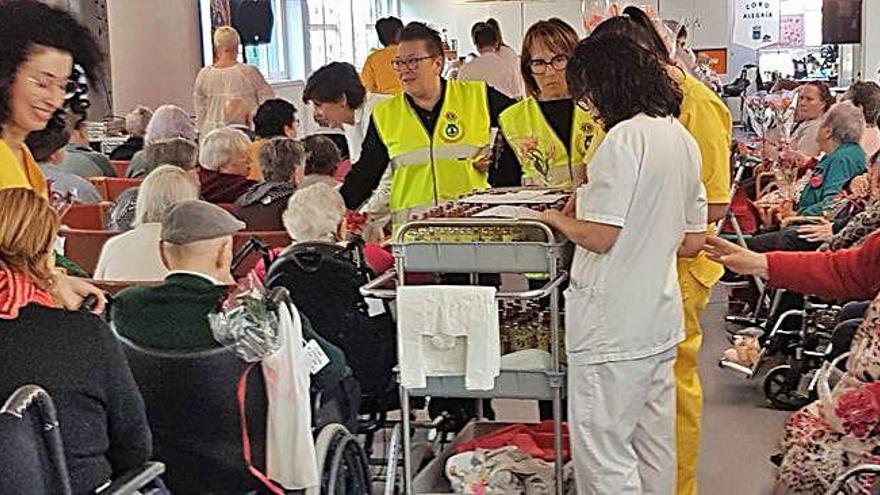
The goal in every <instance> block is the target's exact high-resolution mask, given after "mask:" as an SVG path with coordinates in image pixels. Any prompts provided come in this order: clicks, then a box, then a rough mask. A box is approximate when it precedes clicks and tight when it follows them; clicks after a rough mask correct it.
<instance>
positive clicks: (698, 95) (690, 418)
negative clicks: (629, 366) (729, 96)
mask: <svg viewBox="0 0 880 495" xmlns="http://www.w3.org/2000/svg"><path fill="white" fill-rule="evenodd" d="M682 91H683V93H684V99H683V101H682V103H681V116H680V117H679V120H681V123H682V124H684V126H685V127H686V128H687V129H688V131H690V133H691V135H692V136H693V137H694V139H695V140H696V141H697V145H698V146H699V148H700V153H701V155H702V158H703V185H704V186H705V188H706V197H707V199H708V202H709V204H726V203H729V202H730V161H729V160H730V144H731V139H732V132H733V131H732V125H733V123H732V119H731V115H730V111H729V110H728V109H727V106H726V105H724V103H723V102H722V101H721V99H719V98H718V96H717V95H716V94H715V93H713V92H712V91H711V90H709V88H707V87H706V86H705V85H704V84H703V83H702V82H700V81H699V80H697V79H696V78H694V77H692V76H690V75H685V79H684V82H683V84H682ZM711 228H712V226H709V229H710V230H709V231H710V232H711ZM723 273H724V268H723V267H722V266H721V265H718V264H716V263H713V262H712V261H709V259H708V258H707V257H706V255H705V254H703V253H701V254H700V255H699V256H698V257H696V258H693V259H684V258H680V259H679V260H678V281H679V284H680V286H681V296H682V303H683V306H684V330H685V340H684V341H683V342H682V343H681V344H679V346H678V358H677V360H676V362H675V383H676V404H677V405H676V409H677V411H676V452H677V456H678V495H696V493H697V465H698V463H699V452H700V421H701V419H702V415H703V389H702V386H701V385H700V377H699V375H698V374H697V359H698V356H699V353H700V346H701V344H702V341H703V332H702V329H701V328H700V316H702V314H703V310H705V309H706V305H707V304H708V303H709V298H710V296H711V294H712V287H713V286H714V285H715V284H716V283H717V282H718V280H719V279H720V278H721V275H722V274H723Z"/></svg>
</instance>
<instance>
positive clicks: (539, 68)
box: [529, 55, 568, 76]
mask: <svg viewBox="0 0 880 495" xmlns="http://www.w3.org/2000/svg"><path fill="white" fill-rule="evenodd" d="M547 67H553V70H556V71H562V70H565V68H566V67H568V56H567V55H556V56H555V57H553V58H552V59H550V61H549V62H548V61H546V60H542V59H540V58H536V59H534V60H532V61H530V62H529V69H531V70H532V74H534V75H536V76H540V75H542V74H545V73H546V72H547Z"/></svg>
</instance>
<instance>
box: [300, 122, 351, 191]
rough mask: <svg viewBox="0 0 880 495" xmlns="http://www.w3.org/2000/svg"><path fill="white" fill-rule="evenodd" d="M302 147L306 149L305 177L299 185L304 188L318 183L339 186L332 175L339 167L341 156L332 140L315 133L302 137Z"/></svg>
mask: <svg viewBox="0 0 880 495" xmlns="http://www.w3.org/2000/svg"><path fill="white" fill-rule="evenodd" d="M303 147H305V150H306V166H305V177H303V180H302V182H300V184H299V187H300V188H304V187H309V186H311V185H313V184H319V183H324V184H327V185H328V186H330V187H339V185H340V183H339V181H337V180H336V179H335V178H334V177H333V175H334V174H335V173H336V170H337V169H338V168H339V162H340V161H341V160H342V157H341V156H340V154H339V148H337V147H336V145H335V144H333V141H331V140H330V139H329V138H327V137H324V136H321V135H319V134H316V135H314V136H309V137H307V138H305V139H303Z"/></svg>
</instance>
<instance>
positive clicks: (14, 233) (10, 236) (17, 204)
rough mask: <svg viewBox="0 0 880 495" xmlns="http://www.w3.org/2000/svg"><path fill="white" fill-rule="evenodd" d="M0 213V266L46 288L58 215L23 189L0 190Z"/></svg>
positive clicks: (49, 282) (42, 199) (48, 280)
mask: <svg viewBox="0 0 880 495" xmlns="http://www.w3.org/2000/svg"><path fill="white" fill-rule="evenodd" d="M0 211H2V212H3V215H2V216H0V265H2V266H5V267H6V268H9V269H10V270H13V271H18V272H21V273H23V274H25V275H27V276H28V277H30V278H31V280H32V281H33V282H34V283H36V284H37V285H39V286H43V287H48V286H49V285H50V284H51V280H52V275H51V272H50V269H49V265H48V263H47V261H48V257H49V256H51V255H52V252H53V250H54V247H55V235H56V234H57V232H58V225H59V223H60V221H59V219H58V214H57V213H55V210H53V209H52V206H51V205H50V204H49V202H48V201H47V200H46V199H45V198H43V197H42V196H40V195H38V194H37V193H35V192H34V191H32V190H30V189H24V188H12V189H3V190H0Z"/></svg>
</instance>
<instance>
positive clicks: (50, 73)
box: [0, 0, 102, 196]
mask: <svg viewBox="0 0 880 495" xmlns="http://www.w3.org/2000/svg"><path fill="white" fill-rule="evenodd" d="M0 10H2V13H3V14H2V15H0V188H5V187H26V188H31V189H34V190H36V191H37V192H38V193H40V194H41V195H43V196H45V195H46V193H47V190H46V184H45V182H44V181H43V176H42V174H40V170H39V168H38V167H37V164H36V162H35V161H34V159H33V157H32V156H31V154H30V152H29V151H28V149H27V146H25V144H24V140H25V138H26V137H27V135H28V134H29V133H31V132H33V131H39V130H42V129H44V128H45V127H46V125H48V124H49V122H50V120H55V122H53V125H62V121H61V118H60V117H61V116H62V115H63V114H64V110H63V107H64V105H65V102H66V101H67V96H68V84H69V82H70V81H69V78H70V75H71V73H72V71H73V64H78V65H79V66H81V67H82V68H83V69H84V70H85V72H86V74H87V76H88V78H89V79H90V80H93V81H94V80H95V79H96V78H97V77H98V74H99V71H100V66H101V60H102V55H101V52H100V50H99V49H98V45H97V44H96V43H95V40H94V39H93V38H92V35H91V34H90V33H89V31H88V30H87V29H86V28H85V27H84V26H82V25H81V24H79V23H78V22H77V21H76V19H74V18H73V17H72V16H71V15H70V14H68V13H67V12H64V11H62V10H59V9H56V8H53V7H49V6H47V5H45V4H43V3H41V2H38V1H36V0H8V1H0ZM53 118H54V119H53Z"/></svg>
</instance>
